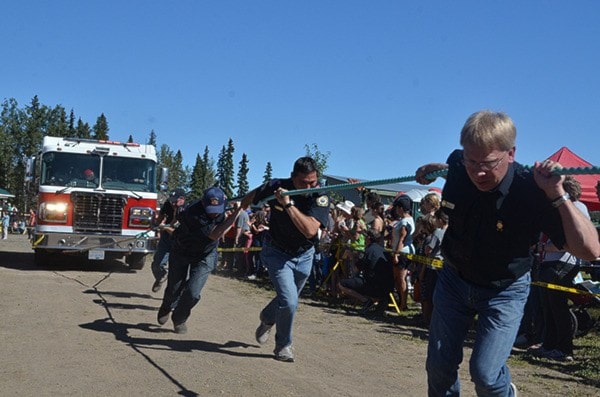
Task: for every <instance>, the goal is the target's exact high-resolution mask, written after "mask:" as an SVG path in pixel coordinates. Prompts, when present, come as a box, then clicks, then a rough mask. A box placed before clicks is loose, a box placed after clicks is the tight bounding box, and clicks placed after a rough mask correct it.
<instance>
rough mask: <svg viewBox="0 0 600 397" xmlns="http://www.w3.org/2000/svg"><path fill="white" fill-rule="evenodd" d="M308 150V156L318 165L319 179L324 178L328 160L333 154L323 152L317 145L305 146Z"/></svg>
mask: <svg viewBox="0 0 600 397" xmlns="http://www.w3.org/2000/svg"><path fill="white" fill-rule="evenodd" d="M304 149H305V150H306V156H308V157H311V158H312V159H313V160H315V162H316V163H317V169H318V170H319V177H320V178H323V175H325V171H326V170H327V160H328V159H329V156H330V155H331V152H325V153H323V152H321V151H320V150H319V147H318V146H317V144H316V143H313V144H312V145H310V146H309V145H304Z"/></svg>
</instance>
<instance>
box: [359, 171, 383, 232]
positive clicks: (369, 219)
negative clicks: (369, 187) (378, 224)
mask: <svg viewBox="0 0 600 397" xmlns="http://www.w3.org/2000/svg"><path fill="white" fill-rule="evenodd" d="M357 182H358V181H357ZM380 201H381V198H380V197H379V194H377V193H375V192H367V194H366V195H365V206H366V207H367V211H366V212H365V214H364V216H363V219H364V221H365V223H366V224H367V227H368V228H370V227H371V224H372V223H373V221H374V220H375V217H376V215H375V212H374V211H373V205H374V204H375V203H378V202H380Z"/></svg>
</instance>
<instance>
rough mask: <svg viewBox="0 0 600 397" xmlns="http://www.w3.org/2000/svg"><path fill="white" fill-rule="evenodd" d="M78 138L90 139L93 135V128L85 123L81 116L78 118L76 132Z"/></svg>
mask: <svg viewBox="0 0 600 397" xmlns="http://www.w3.org/2000/svg"><path fill="white" fill-rule="evenodd" d="M75 136H76V137H77V138H84V139H88V138H91V137H92V130H91V128H90V125H89V124H88V123H84V122H83V120H81V117H80V118H79V119H78V120H77V128H76V132H75Z"/></svg>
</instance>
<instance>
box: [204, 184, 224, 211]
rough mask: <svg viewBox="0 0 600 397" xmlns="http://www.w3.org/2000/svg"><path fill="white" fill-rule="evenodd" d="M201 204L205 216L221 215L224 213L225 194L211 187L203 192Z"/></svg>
mask: <svg viewBox="0 0 600 397" xmlns="http://www.w3.org/2000/svg"><path fill="white" fill-rule="evenodd" d="M202 204H203V205H204V210H205V211H206V213H207V214H222V213H223V212H225V193H223V191H222V190H221V189H219V188H218V187H211V188H208V189H206V190H205V191H204V195H203V196H202Z"/></svg>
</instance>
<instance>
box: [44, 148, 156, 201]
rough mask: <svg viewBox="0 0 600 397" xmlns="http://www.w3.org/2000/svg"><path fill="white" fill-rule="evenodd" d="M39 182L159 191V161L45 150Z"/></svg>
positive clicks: (55, 184)
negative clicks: (157, 171)
mask: <svg viewBox="0 0 600 397" xmlns="http://www.w3.org/2000/svg"><path fill="white" fill-rule="evenodd" d="M40 177H41V178H40V184H42V185H52V186H70V187H90V188H95V187H98V186H99V185H100V182H102V188H104V189H106V190H126V191H134V192H136V191H137V192H156V163H155V162H154V161H152V160H149V159H140V158H126V157H117V156H103V157H100V156H93V155H92V156H90V155H89V154H78V153H58V152H50V153H44V154H43V156H42V164H41V175H40Z"/></svg>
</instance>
